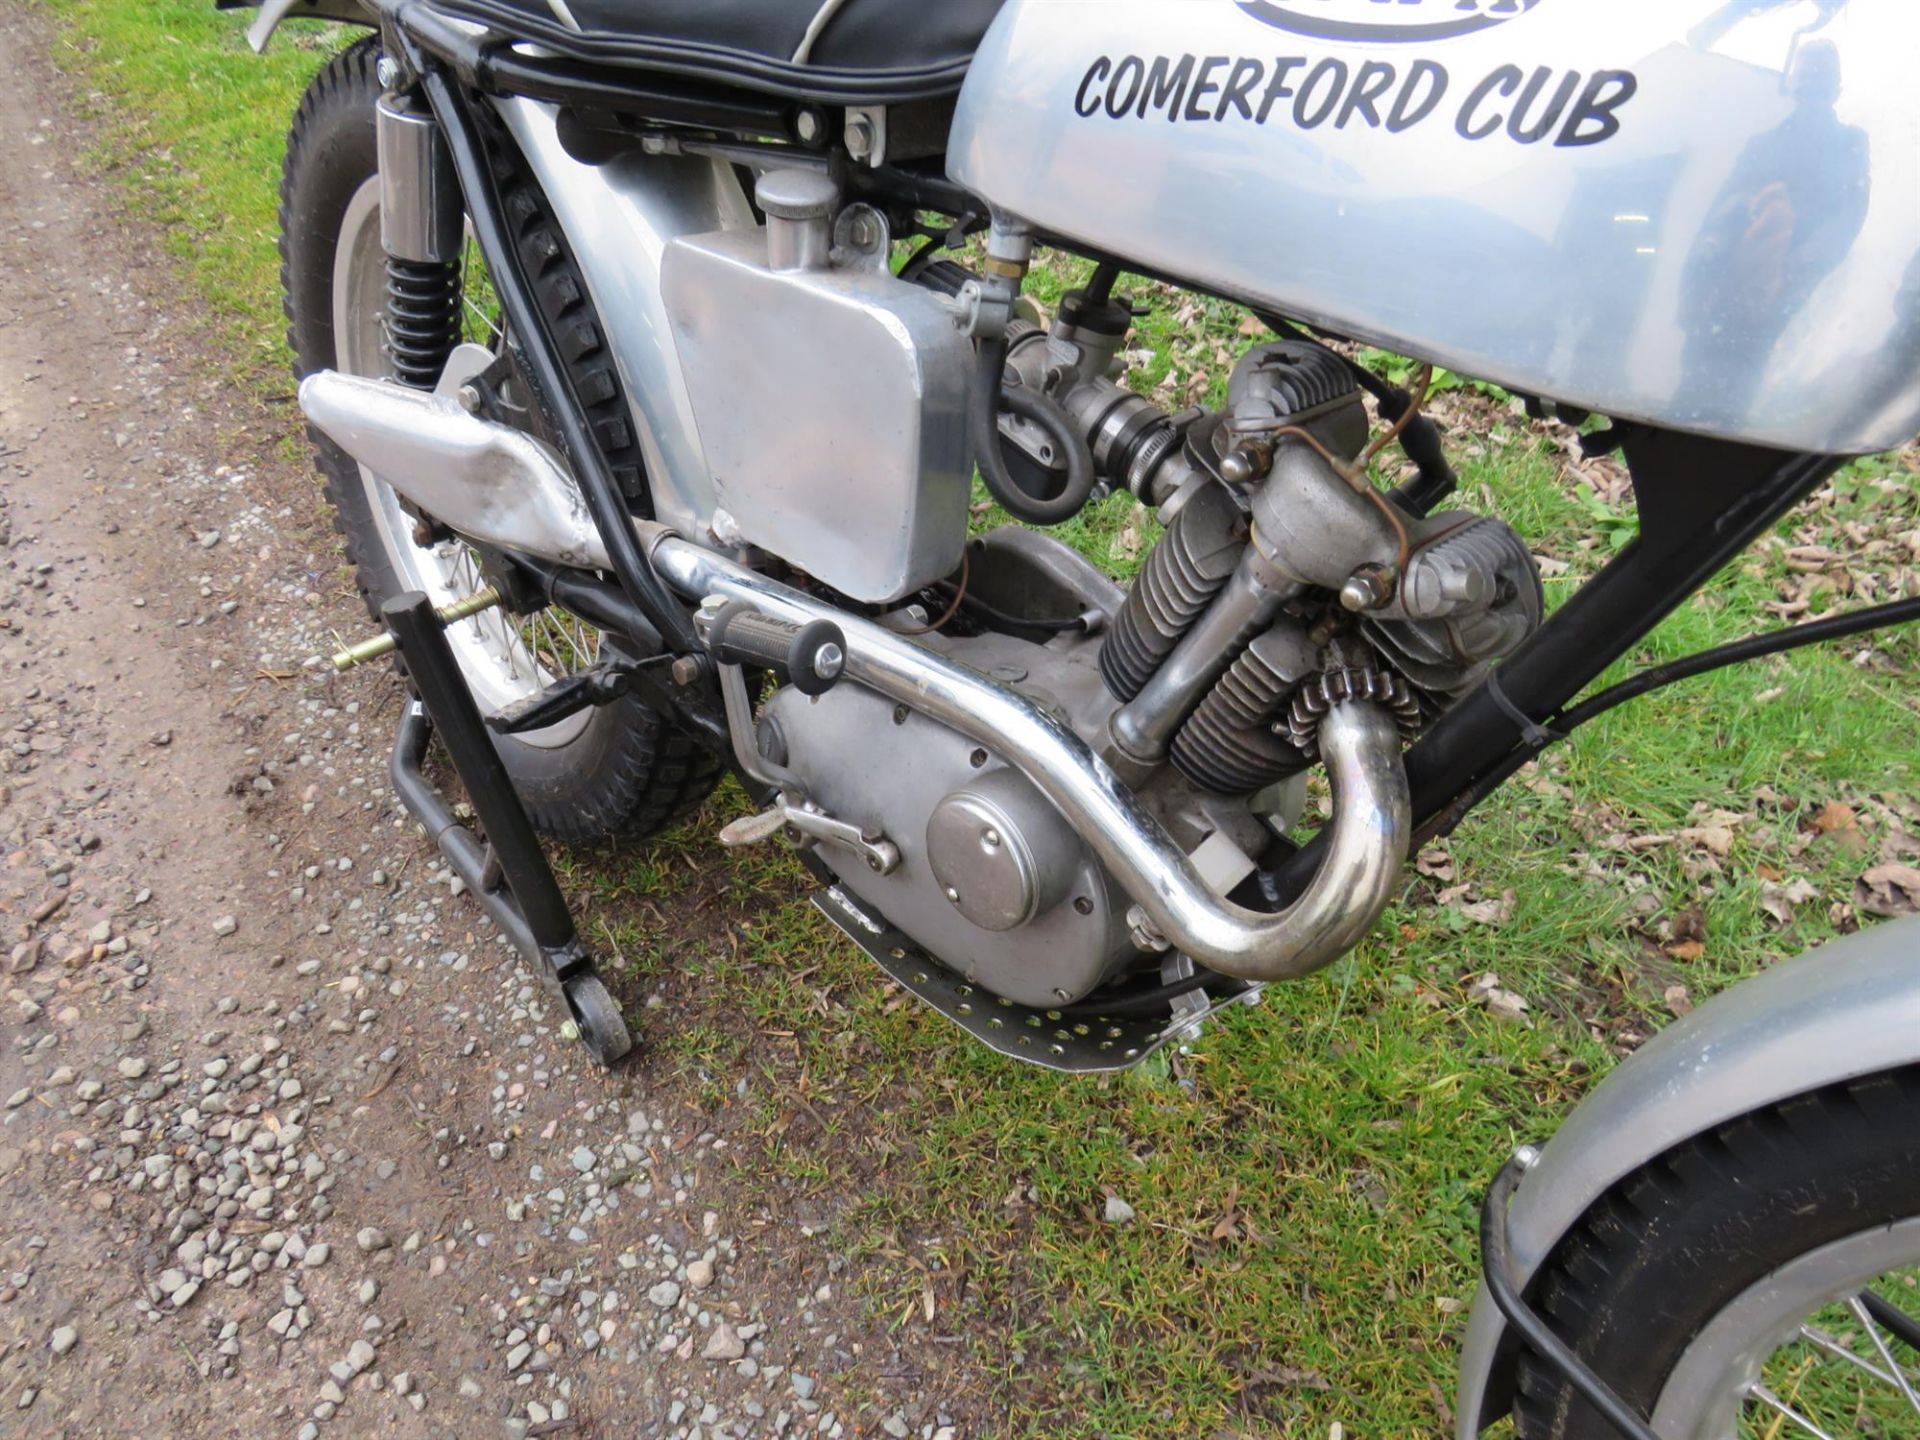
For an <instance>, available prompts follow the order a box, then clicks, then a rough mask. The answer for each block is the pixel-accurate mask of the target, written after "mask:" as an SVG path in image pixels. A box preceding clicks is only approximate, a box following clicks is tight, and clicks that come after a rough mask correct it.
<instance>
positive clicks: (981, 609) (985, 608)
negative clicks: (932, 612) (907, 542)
mask: <svg viewBox="0 0 1920 1440" xmlns="http://www.w3.org/2000/svg"><path fill="white" fill-rule="evenodd" d="M933 588H934V589H936V590H939V591H941V592H943V593H950V592H952V591H955V590H958V589H959V588H960V587H959V586H958V585H955V584H954V583H953V581H951V580H939V581H936V582H935V583H934V586H933ZM960 608H961V609H962V610H966V611H970V612H971V613H973V614H975V615H978V616H979V617H980V618H981V619H983V620H985V621H987V622H988V623H989V624H993V625H998V626H1000V627H1001V628H1002V629H1007V630H1044V631H1046V632H1047V633H1048V634H1050V635H1061V634H1064V633H1066V632H1067V631H1069V630H1084V629H1086V628H1087V621H1086V617H1085V616H1083V615H1075V616H1073V617H1072V618H1071V619H1067V620H1042V619H1039V618H1033V619H1023V618H1022V617H1020V616H1018V615H1009V614H1008V613H1007V612H1006V611H1004V610H1002V609H1000V608H998V607H997V606H994V605H989V604H988V603H987V602H986V601H985V600H982V599H981V598H980V597H979V596H978V595H975V594H973V593H972V592H971V591H967V592H963V593H962V595H961V598H960Z"/></svg>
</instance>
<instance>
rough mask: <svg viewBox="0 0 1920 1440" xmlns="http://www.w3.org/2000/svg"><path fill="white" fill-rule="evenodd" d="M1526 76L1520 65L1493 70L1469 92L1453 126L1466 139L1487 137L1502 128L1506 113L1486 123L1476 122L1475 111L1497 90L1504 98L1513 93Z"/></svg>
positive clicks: (1491, 118)
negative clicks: (1522, 72)
mask: <svg viewBox="0 0 1920 1440" xmlns="http://www.w3.org/2000/svg"><path fill="white" fill-rule="evenodd" d="M1526 78H1527V77H1526V76H1525V75H1523V74H1521V73H1520V67H1519V66H1518V65H1502V66H1500V68H1499V69H1497V70H1494V71H1493V72H1491V73H1490V74H1489V75H1488V76H1487V78H1486V79H1484V80H1482V81H1481V82H1480V83H1479V84H1478V85H1476V86H1474V87H1473V90H1472V91H1471V92H1470V93H1469V94H1468V96H1467V103H1466V104H1464V105H1462V106H1461V107H1460V118H1459V119H1458V120H1456V121H1454V122H1453V128H1454V129H1455V130H1457V131H1459V132H1460V134H1461V136H1462V137H1463V138H1465V139H1468V140H1484V139H1486V138H1487V136H1489V135H1491V134H1493V132H1494V131H1496V130H1498V129H1499V128H1500V126H1501V123H1502V122H1503V121H1505V119H1506V118H1507V117H1506V116H1505V115H1504V114H1500V115H1494V116H1492V117H1490V118H1489V119H1488V120H1486V121H1485V122H1484V123H1475V121H1474V118H1473V115H1474V111H1476V110H1478V109H1479V108H1480V106H1481V104H1482V103H1483V102H1484V101H1485V100H1486V99H1487V98H1488V97H1489V96H1491V95H1492V94H1493V92H1494V91H1495V90H1498V91H1499V92H1500V94H1501V96H1502V97H1503V98H1504V97H1506V96H1508V95H1511V94H1513V92H1514V91H1515V90H1518V89H1519V88H1520V86H1521V84H1522V82H1524V81H1525V80H1526Z"/></svg>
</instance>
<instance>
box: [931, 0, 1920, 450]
mask: <svg viewBox="0 0 1920 1440" xmlns="http://www.w3.org/2000/svg"><path fill="white" fill-rule="evenodd" d="M1916 56H1920V0H1391V3H1389V0H1245V3H1236V0H1106V3H1086V0H1008V3H1007V5H1006V7H1005V9H1004V10H1003V11H1002V12H1001V13H1000V16H999V18H998V20H997V21H996V22H995V23H994V26H993V28H992V30H991V31H990V32H989V34H988V35H987V37H986V40H985V43H984V44H983V45H982V47H981V49H980V52H979V54H978V56H977V57H976V59H975V60H974V63H973V68H972V70H971V71H970V72H969V74H968V77H967V81H966V85H965V87H964V88H963V89H962V91H961V94H960V102H959V110H958V113H957V115H956V116H955V121H954V129H953V135H952V140H951V143H950V147H949V154H948V168H949V170H950V172H951V174H952V176H953V178H954V179H955V180H956V181H958V182H959V183H960V184H962V185H965V186H966V187H967V188H969V189H970V190H972V191H974V192H975V193H977V194H979V195H981V196H983V197H985V198H986V199H987V200H988V201H989V202H991V203H992V204H993V205H994V206H996V207H998V208H1000V209H1003V210H1007V211H1011V212H1012V213H1014V214H1016V215H1018V216H1021V217H1023V218H1025V219H1027V220H1028V221H1031V222H1032V223H1033V224H1034V225H1036V226H1038V227H1040V228H1041V229H1042V230H1044V231H1047V232H1051V233H1053V234H1055V235H1059V236H1063V237H1066V238H1069V239H1072V240H1077V241H1080V242H1083V243H1085V244H1086V245H1088V246H1090V247H1094V248H1097V249H1099V250H1102V251H1105V252H1107V253H1110V254H1113V255H1116V256H1119V257H1123V258H1125V259H1127V260H1130V261H1132V262H1134V263H1136V264H1138V265H1141V266H1143V267H1145V268H1148V269H1151V270H1155V271H1159V272H1161V273H1164V274H1166V275H1169V276H1176V277H1179V278H1182V279H1185V280H1189V281H1191V282H1193V283H1195V284H1198V285H1201V286H1204V287H1207V288H1211V289H1214V290H1218V291H1220V292H1221V293H1224V294H1227V295H1231V296H1234V297H1236V298H1238V299H1241V300H1245V301H1248V302H1251V303H1254V304H1259V305H1265V306H1270V307H1273V308H1275V309H1277V310H1280V311H1283V312H1285V313H1286V314H1288V315H1291V316H1294V317H1296V318H1300V319H1305V320H1310V321H1314V322H1316V323H1319V324H1323V325H1326V326H1328V327H1329V328H1332V329H1336V330H1339V331H1341V332H1343V333H1346V334H1351V335H1355V336H1359V337H1362V338H1365V339H1368V340H1371V341H1374V342H1376V343H1378V344H1381V345H1386V346H1390V347H1392V348H1394V349H1397V350H1400V351H1403V352H1405V353H1408V354H1412V355H1416V356H1420V357H1422V358H1425V359H1429V360H1433V361H1437V362H1439V363H1441V364H1444V365H1447V366H1450V367H1452V368H1454V369H1456V370H1460V371H1463V372H1465V373H1467V374H1470V375H1476V376H1483V377H1486V378H1489V379H1492V380H1496V381H1499V382H1501V383H1502V384H1505V385H1508V386H1510V387H1512V388H1514V389H1517V390H1522V391H1525V392H1528V393H1531V394H1538V395H1544V396H1549V397H1552V398H1554V399H1558V400H1562V401H1567V402H1570V403H1574V404H1578V405H1582V406H1586V407H1589V408H1591V409H1594V410H1597V411H1601V412H1603V413H1605V414H1608V415H1612V416H1616V417H1622V418H1630V419H1638V420H1646V421H1650V422H1653V423H1656V424H1661V425H1668V426H1673V427H1675V428H1679V429H1684V430H1693V431H1699V432H1703V433H1707V434H1715V435H1723V436H1730V437H1737V438H1740V439H1745V440H1750V441H1755V442H1760V443H1766V444H1772V445H1779V446H1782V447H1787V448H1792V449H1800V450H1819V451H1832V452H1845V451H1869V450H1879V449H1885V448H1888V447H1891V446H1894V445H1898V444H1901V443H1903V442H1904V441H1906V440H1907V439H1909V438H1911V437H1912V436H1913V435H1914V434H1915V433H1916V432H1917V431H1920V90H1916V88H1915V86H1914V84H1913V80H1912V74H1913V66H1914V64H1915V57H1916Z"/></svg>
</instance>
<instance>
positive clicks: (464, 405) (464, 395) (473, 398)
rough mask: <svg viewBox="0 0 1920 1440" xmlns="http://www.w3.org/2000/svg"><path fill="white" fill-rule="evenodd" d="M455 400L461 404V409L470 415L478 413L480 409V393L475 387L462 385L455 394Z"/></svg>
mask: <svg viewBox="0 0 1920 1440" xmlns="http://www.w3.org/2000/svg"><path fill="white" fill-rule="evenodd" d="M454 399H456V400H458V401H459V402H460V408H461V409H462V410H464V411H466V412H467V413H468V414H469V415H472V414H475V413H477V412H478V411H479V409H480V391H479V389H478V388H477V387H475V386H472V385H462V386H461V387H460V388H459V389H458V390H457V391H455V392H454Z"/></svg>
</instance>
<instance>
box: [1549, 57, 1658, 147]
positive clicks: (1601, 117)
mask: <svg viewBox="0 0 1920 1440" xmlns="http://www.w3.org/2000/svg"><path fill="white" fill-rule="evenodd" d="M1639 88H1640V79H1639V77H1638V76H1636V75H1635V74H1634V73H1633V72H1632V71H1631V70H1596V71H1594V72H1593V78H1592V79H1591V80H1589V81H1587V88H1586V89H1585V90H1582V91H1581V92H1580V98H1579V99H1578V100H1576V101H1574V102H1573V109H1572V110H1571V111H1569V112H1568V114H1567V123H1566V126H1565V128H1563V129H1562V130H1561V131H1560V135H1559V138H1557V139H1556V140H1555V141H1554V142H1553V143H1554V144H1555V145H1565V146H1574V145H1598V144H1599V143H1600V142H1601V141H1602V140H1611V139H1612V138H1613V137H1614V136H1615V135H1617V134H1619V133H1620V116H1619V114H1618V111H1619V109H1620V107H1621V106H1622V105H1624V104H1626V103H1627V102H1628V101H1629V100H1631V99H1632V98H1633V97H1634V93H1635V92H1636V91H1637V90H1639Z"/></svg>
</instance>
